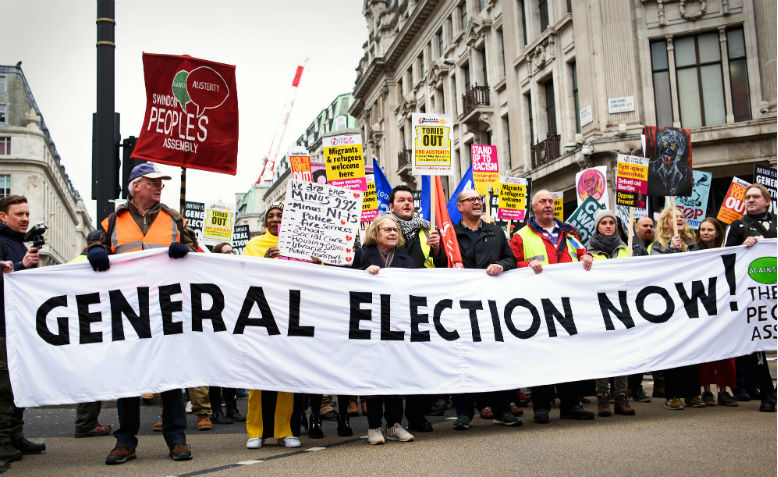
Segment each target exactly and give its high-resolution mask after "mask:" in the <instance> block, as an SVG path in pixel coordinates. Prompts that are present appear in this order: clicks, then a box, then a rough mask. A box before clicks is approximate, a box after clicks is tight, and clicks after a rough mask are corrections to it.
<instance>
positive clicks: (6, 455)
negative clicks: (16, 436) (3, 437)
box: [0, 442, 22, 462]
mask: <svg viewBox="0 0 778 477" xmlns="http://www.w3.org/2000/svg"><path fill="white" fill-rule="evenodd" d="M21 458H22V453H21V452H19V451H18V450H17V449H16V448H15V447H14V446H13V445H11V443H10V442H3V443H2V444H0V460H2V461H5V462H13V461H15V460H19V459H21Z"/></svg>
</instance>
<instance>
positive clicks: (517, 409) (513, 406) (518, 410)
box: [509, 402, 524, 417]
mask: <svg viewBox="0 0 778 477" xmlns="http://www.w3.org/2000/svg"><path fill="white" fill-rule="evenodd" d="M509 406H510V410H511V414H513V415H514V416H516V417H520V416H523V415H524V409H522V408H520V407H519V406H517V405H516V403H515V402H512V403H510V405H509Z"/></svg>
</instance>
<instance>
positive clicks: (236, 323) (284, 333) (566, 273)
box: [5, 239, 776, 407]
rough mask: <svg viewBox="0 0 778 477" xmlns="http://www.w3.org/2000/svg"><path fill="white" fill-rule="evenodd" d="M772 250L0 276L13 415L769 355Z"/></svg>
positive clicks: (234, 263) (203, 259)
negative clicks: (197, 389) (52, 408)
mask: <svg viewBox="0 0 778 477" xmlns="http://www.w3.org/2000/svg"><path fill="white" fill-rule="evenodd" d="M775 257H776V240H775V239H768V240H762V241H760V242H759V243H758V244H757V245H755V246H754V247H752V248H751V249H746V248H744V247H736V248H726V249H714V250H706V251H700V252H689V253H683V254H678V255H660V256H652V257H630V258H621V259H618V260H608V261H602V262H599V261H598V262H595V264H594V266H593V268H592V270H591V271H589V272H586V271H584V270H583V269H582V267H581V265H580V263H567V264H558V265H551V266H547V267H544V269H543V272H542V273H540V274H538V275H535V274H534V273H533V272H532V271H531V270H530V269H519V270H513V271H510V272H506V273H503V274H501V275H499V276H497V277H491V276H488V275H487V274H486V273H485V272H484V271H483V270H461V269H460V270H454V269H422V270H407V269H386V270H382V271H381V272H380V273H379V274H378V275H375V276H373V275H369V274H368V273H367V272H365V271H363V270H353V269H345V268H338V267H327V266H317V265H313V264H309V263H303V262H288V261H283V260H270V259H264V258H257V257H242V256H231V255H221V254H211V255H208V254H197V253H190V254H189V255H187V256H186V257H185V258H183V259H180V260H173V259H171V258H169V257H168V256H167V251H166V250H159V249H156V250H147V251H143V252H136V253H128V254H123V255H116V256H112V257H111V268H110V270H108V271H107V272H103V273H97V272H94V271H92V269H91V267H90V266H89V264H88V263H86V262H82V263H76V264H67V265H59V266H54V267H45V268H40V269H33V270H27V271H22V272H14V273H11V274H9V275H6V276H5V303H6V328H7V349H8V358H9V368H10V374H11V382H12V384H13V390H14V396H15V402H16V404H17V405H18V406H22V407H29V406H39V405H45V404H64V403H74V402H89V401H96V400H106V399H115V398H118V397H124V396H138V395H140V394H141V393H147V392H159V391H164V390H167V389H172V388H183V387H191V386H201V385H215V386H225V387H234V388H250V389H268V390H280V391H293V392H310V393H327V394H346V395H373V394H423V393H430V394H433V393H434V394H447V393H465V392H479V391H490V390H501V389H515V388H518V387H526V386H532V385H540V384H549V383H557V382H566V381H576V380H581V379H590V378H598V377H606V376H619V375H625V374H632V373H635V372H644V371H652V370H660V369H665V368H672V367H676V366H681V365H686V364H691V363H699V362H706V361H713V360H718V359H723V358H727V357H732V356H741V355H745V354H748V353H750V352H752V351H757V350H769V349H775V343H776V341H775V337H776V299H775V294H776V284H775V283H776V275H775V270H776V268H775V267H776V258H775Z"/></svg>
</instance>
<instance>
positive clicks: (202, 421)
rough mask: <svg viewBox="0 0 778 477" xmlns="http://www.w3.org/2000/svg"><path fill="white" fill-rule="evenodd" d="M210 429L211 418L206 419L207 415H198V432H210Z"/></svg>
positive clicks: (211, 426)
mask: <svg viewBox="0 0 778 477" xmlns="http://www.w3.org/2000/svg"><path fill="white" fill-rule="evenodd" d="M211 429H213V424H211V418H209V417H208V414H200V415H199V416H197V430H198V431H210V430H211Z"/></svg>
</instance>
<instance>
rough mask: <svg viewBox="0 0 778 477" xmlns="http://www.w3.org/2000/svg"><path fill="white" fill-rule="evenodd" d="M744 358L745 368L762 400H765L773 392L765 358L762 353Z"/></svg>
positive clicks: (773, 388)
mask: <svg viewBox="0 0 778 477" xmlns="http://www.w3.org/2000/svg"><path fill="white" fill-rule="evenodd" d="M745 358H746V367H747V368H748V370H749V373H750V375H751V376H752V377H753V379H754V381H755V383H756V385H757V386H759V391H761V393H762V400H763V401H765V400H767V399H768V398H769V397H770V396H772V394H773V393H774V392H775V387H774V386H773V378H772V376H770V368H769V366H768V365H767V356H766V355H765V352H764V351H758V352H756V353H751V354H749V355H748V356H746V357H745Z"/></svg>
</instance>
